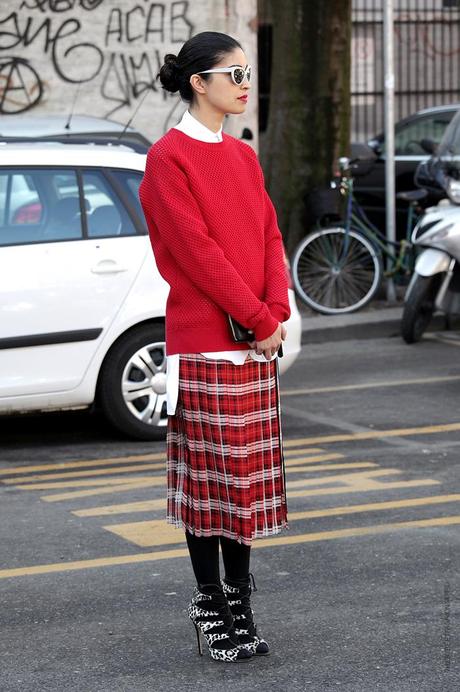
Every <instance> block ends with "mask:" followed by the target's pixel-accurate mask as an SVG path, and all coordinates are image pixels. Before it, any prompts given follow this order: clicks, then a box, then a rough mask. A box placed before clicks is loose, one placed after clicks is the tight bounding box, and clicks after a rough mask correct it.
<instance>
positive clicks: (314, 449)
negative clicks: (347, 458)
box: [283, 445, 342, 458]
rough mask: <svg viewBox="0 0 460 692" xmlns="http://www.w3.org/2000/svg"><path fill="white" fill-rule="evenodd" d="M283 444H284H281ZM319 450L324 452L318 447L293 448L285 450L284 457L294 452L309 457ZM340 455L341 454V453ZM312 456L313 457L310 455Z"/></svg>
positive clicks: (293, 454)
mask: <svg viewBox="0 0 460 692" xmlns="http://www.w3.org/2000/svg"><path fill="white" fill-rule="evenodd" d="M283 446H284V445H283ZM319 452H324V449H321V448H320V447H307V448H306V449H304V450H303V449H293V450H291V451H288V452H285V453H284V456H285V457H293V456H295V455H296V454H303V453H305V455H307V456H308V457H310V456H311V455H312V454H313V453H319ZM321 456H326V455H321ZM341 456H342V455H341ZM312 458H313V457H312Z"/></svg>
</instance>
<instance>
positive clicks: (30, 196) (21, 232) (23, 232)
mask: <svg viewBox="0 0 460 692" xmlns="http://www.w3.org/2000/svg"><path fill="white" fill-rule="evenodd" d="M81 237H82V225H81V214H80V199H79V194H78V183H77V176H76V173H75V172H74V171H63V170H55V169H29V170H25V169H24V170H22V171H20V170H2V171H1V172H0V245H18V244H24V243H39V242H50V241H59V240H71V239H78V238H81Z"/></svg>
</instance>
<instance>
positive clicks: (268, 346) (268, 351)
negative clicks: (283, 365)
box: [249, 323, 287, 360]
mask: <svg viewBox="0 0 460 692" xmlns="http://www.w3.org/2000/svg"><path fill="white" fill-rule="evenodd" d="M286 335H287V331H286V327H285V326H284V324H281V323H278V327H277V328H276V331H274V332H273V334H272V335H271V336H269V337H268V339H264V340H263V341H252V342H251V343H250V344H249V345H250V347H251V348H255V350H256V353H257V355H259V356H261V355H262V354H263V355H264V356H265V358H266V360H270V359H271V358H272V357H273V356H274V355H275V353H276V352H277V350H278V349H279V347H280V346H281V342H282V341H284V340H285V338H286Z"/></svg>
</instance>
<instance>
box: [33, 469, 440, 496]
mask: <svg viewBox="0 0 460 692" xmlns="http://www.w3.org/2000/svg"><path fill="white" fill-rule="evenodd" d="M395 473H401V471H399V470H398V469H376V470H373V471H367V472H359V473H349V474H345V473H344V474H337V475H334V476H327V477H325V478H310V479H305V480H301V481H290V482H289V483H287V487H288V488H292V487H298V486H299V485H300V486H306V485H322V484H329V483H337V482H342V481H343V482H344V483H345V485H343V486H340V487H338V488H319V489H317V490H309V491H300V492H299V491H290V492H289V493H288V498H289V497H306V496H309V495H328V494H331V495H333V494H336V493H349V492H366V491H368V490H386V489H387V488H413V487H417V486H421V485H439V483H440V481H437V480H433V479H421V480H413V481H393V482H390V483H387V482H385V483H380V482H379V481H376V480H375V476H386V475H388V474H395ZM156 480H157V479H155V478H152V479H148V480H141V481H139V480H133V481H132V482H130V483H126V484H125V485H115V486H113V487H104V488H91V489H89V490H75V491H71V492H68V493H54V494H53V495H42V496H41V497H40V499H41V500H45V502H60V501H62V500H73V499H76V498H80V497H89V496H92V495H107V494H111V493H120V492H128V491H130V490H135V489H139V488H149V487H151V486H152V485H156V484H155V481H156ZM349 487H350V488H351V489H349Z"/></svg>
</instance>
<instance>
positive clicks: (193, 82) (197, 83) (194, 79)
mask: <svg viewBox="0 0 460 692" xmlns="http://www.w3.org/2000/svg"><path fill="white" fill-rule="evenodd" d="M190 86H191V87H192V89H193V90H194V91H196V92H197V93H198V94H205V93H206V87H205V82H204V79H201V77H200V75H199V74H192V76H191V77H190Z"/></svg>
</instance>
